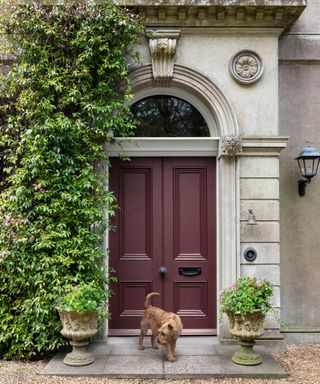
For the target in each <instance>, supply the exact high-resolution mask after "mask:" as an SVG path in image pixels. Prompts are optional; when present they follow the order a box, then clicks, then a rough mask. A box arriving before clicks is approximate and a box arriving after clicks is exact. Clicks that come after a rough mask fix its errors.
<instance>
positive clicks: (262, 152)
mask: <svg viewBox="0 0 320 384" xmlns="http://www.w3.org/2000/svg"><path fill="white" fill-rule="evenodd" d="M288 139H289V137H288V136H243V137H242V152H241V153H240V156H279V155H280V152H281V151H282V150H283V149H285V148H286V147H287V141H288Z"/></svg>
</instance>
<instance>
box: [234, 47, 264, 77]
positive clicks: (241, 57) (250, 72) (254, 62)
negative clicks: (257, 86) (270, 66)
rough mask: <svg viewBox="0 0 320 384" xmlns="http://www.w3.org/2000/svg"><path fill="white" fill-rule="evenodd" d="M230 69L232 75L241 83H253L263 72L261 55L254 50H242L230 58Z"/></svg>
mask: <svg viewBox="0 0 320 384" xmlns="http://www.w3.org/2000/svg"><path fill="white" fill-rule="evenodd" d="M229 69H230V73H231V75H232V77H233V78H234V79H235V80H236V81H238V82H239V83H240V84H253V83H255V82H256V81H258V80H259V79H260V78H261V76H262V73H263V64H262V60H261V58H260V56H259V55H258V54H257V53H256V52H253V51H247V50H246V51H240V52H238V53H236V54H235V55H234V56H233V57H232V58H231V60H230V64H229Z"/></svg>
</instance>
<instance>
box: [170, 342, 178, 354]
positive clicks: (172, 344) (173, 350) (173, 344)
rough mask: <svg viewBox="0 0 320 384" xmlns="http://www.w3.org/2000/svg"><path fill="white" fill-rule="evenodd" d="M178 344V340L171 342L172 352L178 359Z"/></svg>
mask: <svg viewBox="0 0 320 384" xmlns="http://www.w3.org/2000/svg"><path fill="white" fill-rule="evenodd" d="M176 344H177V340H172V341H171V350H172V354H173V356H174V357H176Z"/></svg>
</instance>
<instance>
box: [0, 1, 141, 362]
mask: <svg viewBox="0 0 320 384" xmlns="http://www.w3.org/2000/svg"><path fill="white" fill-rule="evenodd" d="M19 3H20V4H18V3H16V2H15V1H14V0H9V1H8V0H1V8H0V10H1V22H0V28H1V33H2V34H3V35H4V36H5V40H4V41H5V43H3V47H2V51H3V52H2V55H1V56H2V57H5V58H7V59H8V60H12V64H11V65H10V66H9V67H7V69H6V70H3V71H2V74H1V75H0V129H1V135H0V163H1V165H2V173H1V174H0V177H2V180H1V186H0V188H1V195H0V276H1V283H0V330H1V331H0V355H1V356H2V357H4V358H30V357H36V356H41V355H44V354H47V353H49V352H53V351H55V350H57V349H59V348H60V347H62V346H63V345H65V344H66V340H65V339H64V338H62V337H61V335H60V329H61V326H60V323H59V319H58V316H57V313H56V310H55V307H54V305H55V302H56V301H57V300H58V298H59V297H60V296H61V295H62V294H63V291H64V289H65V287H70V285H78V284H81V283H96V284H99V285H100V286H102V287H104V286H105V284H106V283H108V279H106V277H105V276H106V273H105V267H104V265H105V264H106V262H105V258H106V254H105V252H104V251H103V247H102V238H103V233H104V231H105V229H106V228H107V221H106V217H107V214H109V215H112V214H113V213H114V210H115V202H114V196H113V195H112V193H111V192H108V191H107V189H106V188H105V184H106V177H105V174H104V173H105V169H106V167H105V164H106V161H107V158H106V153H105V151H104V148H103V144H104V143H105V142H112V140H113V137H115V136H130V134H131V133H132V131H133V129H134V121H133V120H132V119H131V117H130V113H129V109H128V107H127V103H126V101H127V100H128V99H129V98H130V97H131V90H130V86H129V83H128V64H127V63H128V59H130V58H131V59H135V58H136V54H135V52H133V51H132V49H131V47H133V46H134V44H135V43H136V41H137V37H138V35H139V34H140V33H143V27H142V26H141V24H140V23H139V21H138V20H137V18H136V17H135V16H133V15H132V14H130V13H129V12H128V11H126V10H124V9H121V8H119V7H117V6H115V5H114V4H113V3H112V2H111V1H110V2H109V1H93V0H87V1H71V0H70V1H69V0H65V1H63V2H61V1H60V2H59V3H60V5H52V4H51V5H43V4H41V3H42V2H41V1H28V3H27V4H22V5H21V1H20V2H19ZM61 3H63V4H62V5H61ZM4 49H6V52H4ZM108 293H109V292H108Z"/></svg>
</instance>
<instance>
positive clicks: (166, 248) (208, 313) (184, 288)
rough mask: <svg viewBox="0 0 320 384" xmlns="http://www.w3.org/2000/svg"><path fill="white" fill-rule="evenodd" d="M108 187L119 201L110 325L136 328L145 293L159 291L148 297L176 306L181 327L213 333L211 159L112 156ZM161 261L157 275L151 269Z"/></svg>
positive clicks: (170, 308)
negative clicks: (156, 295)
mask: <svg viewBox="0 0 320 384" xmlns="http://www.w3.org/2000/svg"><path fill="white" fill-rule="evenodd" d="M110 188H111V190H113V191H114V193H115V195H116V196H117V198H118V205H119V207H120V208H119V210H118V213H117V215H116V217H115V220H114V224H115V226H116V228H117V229H116V230H115V231H114V232H111V233H110V265H111V266H112V267H114V268H115V269H116V271H117V272H116V275H117V277H118V283H117V284H115V287H114V291H115V295H114V296H113V297H112V299H111V302H110V304H111V314H112V319H111V321H110V328H111V330H112V329H113V330H121V329H127V330H129V329H131V330H132V329H138V328H139V323H140V316H141V314H142V312H143V310H144V299H145V295H146V294H147V293H149V292H151V291H158V292H159V293H160V294H161V298H156V299H155V303H154V304H155V305H157V306H160V307H162V308H164V309H165V310H168V311H174V312H176V313H178V314H179V315H180V316H181V317H182V322H183V324H184V328H185V329H191V330H192V329H193V330H199V329H200V330H201V329H203V330H206V332H208V330H209V332H211V333H212V332H213V330H214V329H215V328H216V271H215V244H216V238H215V236H216V234H215V232H216V229H215V217H216V213H215V159H214V158H162V159H161V158H134V159H133V160H132V161H130V162H122V161H120V160H118V159H114V160H112V167H111V177H110ZM162 265H163V266H165V267H166V268H167V273H166V274H165V275H164V276H161V275H160V274H159V272H158V271H159V267H160V266H162ZM191 332H192V331H191ZM113 333H114V334H115V333H117V331H114V332H113ZM119 333H121V332H119Z"/></svg>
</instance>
